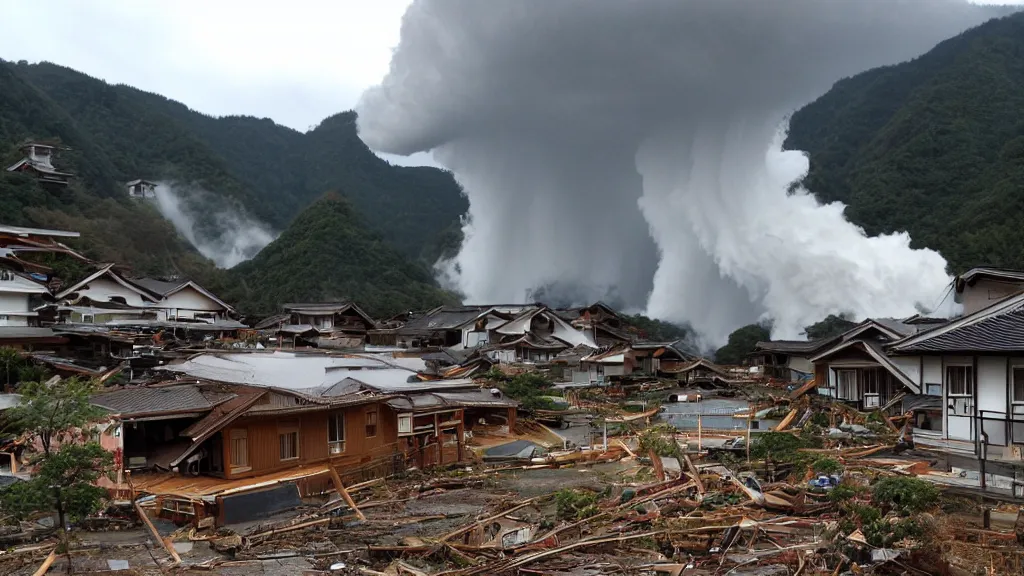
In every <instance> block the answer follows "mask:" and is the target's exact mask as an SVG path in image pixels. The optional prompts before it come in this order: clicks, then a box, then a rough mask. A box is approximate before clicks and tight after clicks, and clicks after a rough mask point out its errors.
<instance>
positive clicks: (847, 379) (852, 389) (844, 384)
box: [839, 370, 857, 400]
mask: <svg viewBox="0 0 1024 576" xmlns="http://www.w3.org/2000/svg"><path fill="white" fill-rule="evenodd" d="M839 398H842V399H843V400H855V399H856V398H857V371H856V370H840V371H839Z"/></svg>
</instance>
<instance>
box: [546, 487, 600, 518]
mask: <svg viewBox="0 0 1024 576" xmlns="http://www.w3.org/2000/svg"><path fill="white" fill-rule="evenodd" d="M555 505H556V507H557V514H558V518H559V519H561V520H583V519H584V518H590V517H591V516H593V515H595V514H597V493H596V492H590V491H587V490H573V489H571V488H566V489H563V490H559V491H558V492H555Z"/></svg>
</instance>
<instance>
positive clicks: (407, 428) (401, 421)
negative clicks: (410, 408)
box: [398, 413, 412, 434]
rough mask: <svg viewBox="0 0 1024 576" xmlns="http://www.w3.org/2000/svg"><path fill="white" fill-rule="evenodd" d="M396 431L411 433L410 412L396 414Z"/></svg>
mask: <svg viewBox="0 0 1024 576" xmlns="http://www.w3.org/2000/svg"><path fill="white" fill-rule="evenodd" d="M398 433H399V434H412V413H408V414H399V415H398Z"/></svg>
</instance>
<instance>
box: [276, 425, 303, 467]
mask: <svg viewBox="0 0 1024 576" xmlns="http://www.w3.org/2000/svg"><path fill="white" fill-rule="evenodd" d="M277 440H278V444H279V448H280V455H281V460H294V459H296V458H298V457H299V431H298V430H297V429H295V428H291V429H284V430H278V433H277Z"/></svg>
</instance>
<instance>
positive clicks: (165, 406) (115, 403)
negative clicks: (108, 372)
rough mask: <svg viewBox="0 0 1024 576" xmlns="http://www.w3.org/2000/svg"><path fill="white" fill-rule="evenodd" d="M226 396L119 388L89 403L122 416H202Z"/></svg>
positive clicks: (187, 388)
mask: <svg viewBox="0 0 1024 576" xmlns="http://www.w3.org/2000/svg"><path fill="white" fill-rule="evenodd" d="M234 397H235V394H233V393H230V392H218V391H216V390H213V389H207V390H204V389H202V388H200V387H199V386H196V385H194V384H185V385H181V386H168V387H161V388H154V387H139V388H123V389H121V390H117V391H115V392H106V393H103V394H97V395H96V396H93V398H92V403H93V404H95V405H97V406H101V407H103V408H106V409H108V410H110V411H112V412H116V413H119V414H121V415H122V416H131V415H137V414H154V413H161V412H164V413H180V412H205V411H207V410H210V409H212V408H213V407H214V406H216V405H218V404H220V403H221V402H224V401H227V400H230V399H231V398H234Z"/></svg>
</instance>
